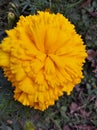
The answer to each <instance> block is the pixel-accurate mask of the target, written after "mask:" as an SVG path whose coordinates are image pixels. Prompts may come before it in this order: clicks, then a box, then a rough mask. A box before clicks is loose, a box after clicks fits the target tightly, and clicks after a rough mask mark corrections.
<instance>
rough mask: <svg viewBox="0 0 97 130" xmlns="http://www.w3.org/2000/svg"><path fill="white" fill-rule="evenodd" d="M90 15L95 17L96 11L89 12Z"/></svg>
mask: <svg viewBox="0 0 97 130" xmlns="http://www.w3.org/2000/svg"><path fill="white" fill-rule="evenodd" d="M89 14H90V15H91V16H93V17H97V11H95V12H90V13H89Z"/></svg>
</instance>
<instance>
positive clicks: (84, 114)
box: [80, 109, 89, 118]
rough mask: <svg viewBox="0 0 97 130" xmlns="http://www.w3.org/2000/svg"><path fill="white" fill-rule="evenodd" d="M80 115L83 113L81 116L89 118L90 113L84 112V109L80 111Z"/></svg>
mask: <svg viewBox="0 0 97 130" xmlns="http://www.w3.org/2000/svg"><path fill="white" fill-rule="evenodd" d="M80 113H81V115H82V116H83V117H84V118H86V117H89V113H88V112H86V111H84V110H82V109H80Z"/></svg>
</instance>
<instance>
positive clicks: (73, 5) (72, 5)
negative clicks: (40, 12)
mask: <svg viewBox="0 0 97 130" xmlns="http://www.w3.org/2000/svg"><path fill="white" fill-rule="evenodd" d="M82 1H83V0H79V1H78V2H76V3H74V4H70V5H69V6H67V7H66V9H70V8H73V7H75V6H76V5H78V4H80V3H81V2H82Z"/></svg>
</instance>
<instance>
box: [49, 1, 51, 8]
mask: <svg viewBox="0 0 97 130" xmlns="http://www.w3.org/2000/svg"><path fill="white" fill-rule="evenodd" d="M49 4H50V9H51V8H52V1H51V0H49Z"/></svg>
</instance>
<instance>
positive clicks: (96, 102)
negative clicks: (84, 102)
mask: <svg viewBox="0 0 97 130" xmlns="http://www.w3.org/2000/svg"><path fill="white" fill-rule="evenodd" d="M95 107H97V99H96V101H95Z"/></svg>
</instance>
